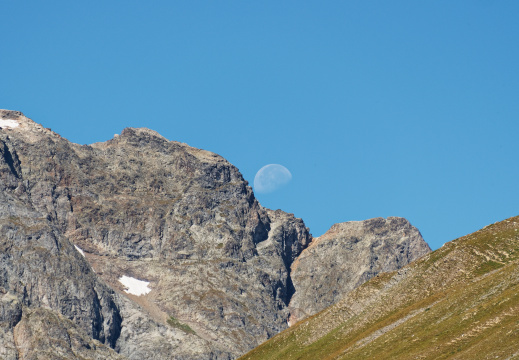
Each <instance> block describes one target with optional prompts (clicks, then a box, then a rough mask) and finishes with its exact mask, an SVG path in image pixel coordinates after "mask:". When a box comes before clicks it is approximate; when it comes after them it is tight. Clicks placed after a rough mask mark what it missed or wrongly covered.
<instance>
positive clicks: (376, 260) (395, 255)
mask: <svg viewBox="0 0 519 360" xmlns="http://www.w3.org/2000/svg"><path fill="white" fill-rule="evenodd" d="M430 251H431V249H430V248H429V246H428V245H427V243H425V241H423V239H422V235H421V234H420V232H419V231H418V229H417V228H415V227H414V226H412V225H411V224H410V223H409V221H407V220H406V219H404V218H398V217H389V218H387V219H383V218H376V219H369V220H365V221H349V222H345V223H341V224H335V225H333V226H332V227H331V228H330V230H328V231H327V232H326V233H325V234H323V235H321V236H320V237H318V238H315V239H314V240H313V241H312V243H311V244H310V246H309V247H308V248H306V249H305V250H303V252H302V253H301V255H299V257H298V258H297V259H296V261H295V262H294V263H293V264H292V268H291V269H292V273H291V277H292V282H293V283H294V287H295V289H297V291H296V292H295V293H294V295H293V296H292V299H291V300H290V304H289V309H290V319H289V323H290V324H293V323H296V322H297V321H299V320H302V319H304V318H306V317H307V316H309V315H313V314H315V313H317V312H319V311H321V310H323V309H324V308H326V307H328V306H330V305H332V304H335V303H336V302H337V301H338V300H340V299H341V298H342V297H343V296H344V295H346V294H347V293H348V292H350V291H351V290H353V289H355V288H356V287H358V286H359V285H361V284H363V283H364V282H366V281H367V280H369V279H371V278H372V277H373V276H375V275H377V274H379V273H382V272H387V271H391V270H395V269H400V268H401V267H402V266H404V265H407V264H408V263H410V262H412V261H413V260H416V259H418V258H419V257H421V256H423V255H425V254H427V253H428V252H430Z"/></svg>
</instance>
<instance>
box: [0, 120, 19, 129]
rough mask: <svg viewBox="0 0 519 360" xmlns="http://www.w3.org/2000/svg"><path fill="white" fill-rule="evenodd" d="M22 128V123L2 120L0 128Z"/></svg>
mask: <svg viewBox="0 0 519 360" xmlns="http://www.w3.org/2000/svg"><path fill="white" fill-rule="evenodd" d="M18 126H20V123H19V122H18V121H16V120H9V119H7V120H3V119H0V127H6V128H16V127H18Z"/></svg>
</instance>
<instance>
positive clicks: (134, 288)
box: [119, 275, 151, 296]
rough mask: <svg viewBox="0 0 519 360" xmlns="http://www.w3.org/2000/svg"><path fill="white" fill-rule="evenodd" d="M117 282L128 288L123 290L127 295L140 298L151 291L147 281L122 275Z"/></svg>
mask: <svg viewBox="0 0 519 360" xmlns="http://www.w3.org/2000/svg"><path fill="white" fill-rule="evenodd" d="M119 282H120V283H121V284H123V285H124V286H126V287H127V288H128V289H127V290H124V291H125V292H127V293H128V294H132V295H137V296H141V295H146V294H147V293H149V292H150V291H151V289H150V288H149V287H148V285H149V284H150V283H149V282H148V281H143V280H137V279H135V278H132V277H129V276H126V275H123V276H121V278H120V279H119Z"/></svg>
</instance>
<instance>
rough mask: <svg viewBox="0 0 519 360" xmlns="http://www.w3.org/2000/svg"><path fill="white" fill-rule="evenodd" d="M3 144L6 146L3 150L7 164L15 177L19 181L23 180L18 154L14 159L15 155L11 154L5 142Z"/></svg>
mask: <svg viewBox="0 0 519 360" xmlns="http://www.w3.org/2000/svg"><path fill="white" fill-rule="evenodd" d="M2 143H3V145H4V146H3V149H2V153H3V155H4V160H5V162H6V164H7V166H9V169H10V170H11V172H12V173H13V175H14V176H15V177H16V178H17V179H20V178H21V171H20V161H19V160H18V157H17V156H16V153H15V154H14V157H13V154H11V151H10V150H9V147H8V146H7V144H6V143H5V142H2Z"/></svg>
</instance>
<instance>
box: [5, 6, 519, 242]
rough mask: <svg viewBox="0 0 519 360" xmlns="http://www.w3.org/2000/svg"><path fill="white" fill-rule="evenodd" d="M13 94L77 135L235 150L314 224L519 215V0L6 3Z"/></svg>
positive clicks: (444, 229)
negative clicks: (131, 134)
mask: <svg viewBox="0 0 519 360" xmlns="http://www.w3.org/2000/svg"><path fill="white" fill-rule="evenodd" d="M0 13H2V26H1V28H2V30H1V31H0V46H1V47H0V49H1V50H0V75H1V79H2V81H1V86H0V108H4V109H13V110H20V111H22V112H24V113H25V114H26V115H27V116H28V117H31V118H32V119H33V120H35V121H36V122H39V123H42V124H43V125H44V126H46V127H50V128H52V129H53V130H54V131H56V132H58V133H60V134H61V135H62V136H64V137H66V138H68V139H69V140H71V141H74V142H77V143H81V144H87V143H92V142H97V141H105V140H108V139H110V138H112V136H113V134H114V133H120V132H121V130H122V129H123V128H124V127H127V126H133V127H141V126H143V127H149V128H151V129H154V130H157V131H159V132H160V133H161V134H163V135H164V136H165V137H167V138H168V139H170V140H177V141H181V142H185V143H188V144H189V145H192V146H195V147H199V148H203V149H207V150H211V151H214V152H216V153H219V154H220V155H222V156H224V157H225V158H227V159H228V160H229V161H230V162H232V163H233V164H234V165H236V166H237V167H238V168H239V169H240V171H241V172H242V173H243V176H244V177H245V179H246V180H248V181H249V182H250V183H251V184H252V182H253V179H254V175H255V174H256V172H257V171H258V170H259V169H260V168H261V167H262V166H264V165H266V164H270V163H276V164H281V165H283V166H285V167H287V168H288V169H289V170H290V171H291V172H292V176H293V178H292V181H291V182H290V183H289V184H288V185H287V186H285V187H284V188H282V189H280V190H278V191H276V192H274V193H271V194H257V197H258V199H259V201H260V202H261V203H262V204H263V205H264V206H267V207H270V208H274V209H276V208H281V209H283V210H285V211H287V212H292V213H294V214H295V215H296V216H298V217H301V218H303V219H304V221H305V222H306V224H307V226H309V227H310V230H311V232H312V233H313V234H314V235H320V234H322V233H323V232H325V231H326V230H327V229H328V228H329V227H330V226H331V225H332V224H333V223H335V222H343V221H348V220H363V219H367V218H372V217H378V216H383V217H387V216H403V217H406V218H407V219H409V220H410V221H411V223H412V224H414V225H415V226H416V227H418V228H419V229H420V231H421V232H422V234H423V236H424V238H425V240H426V241H427V242H429V244H430V245H431V247H432V248H438V247H439V246H441V245H442V244H443V243H444V242H446V241H450V240H453V239H455V238H457V237H459V236H462V235H465V234H467V233H470V232H472V231H475V230H477V229H479V228H481V227H483V226H485V225H487V224H489V223H493V222H495V221H498V220H502V219H504V218H507V217H510V216H514V215H518V214H519V186H518V184H519V181H518V178H519V156H518V155H519V141H518V134H519V20H518V19H519V2H518V1H490V0H485V1H478V0H475V1H450V0H449V1H427V2H426V1H150V2H148V1H124V2H123V1H88V2H87V1H22V0H21V1H14V0H6V1H2V2H1V3H0Z"/></svg>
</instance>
